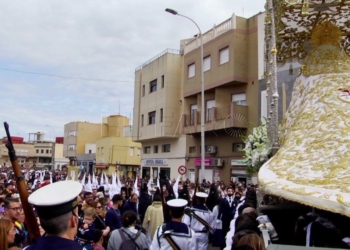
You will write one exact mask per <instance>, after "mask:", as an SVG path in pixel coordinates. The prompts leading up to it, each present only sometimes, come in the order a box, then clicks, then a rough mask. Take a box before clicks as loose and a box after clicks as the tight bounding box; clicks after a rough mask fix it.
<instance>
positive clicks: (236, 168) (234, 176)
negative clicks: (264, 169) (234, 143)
mask: <svg viewBox="0 0 350 250" xmlns="http://www.w3.org/2000/svg"><path fill="white" fill-rule="evenodd" d="M246 169H247V162H246V160H245V159H233V160H231V181H232V182H244V183H245V184H246V185H247V184H250V183H251V182H252V179H251V176H250V175H249V174H248V173H247V171H246Z"/></svg>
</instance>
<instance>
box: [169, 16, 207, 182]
mask: <svg viewBox="0 0 350 250" xmlns="http://www.w3.org/2000/svg"><path fill="white" fill-rule="evenodd" d="M165 11H166V12H168V13H170V14H173V15H177V16H182V17H184V18H187V19H189V20H190V21H191V22H192V23H194V24H195V25H196V26H197V28H198V30H199V36H200V39H201V96H202V101H201V104H202V107H201V109H202V112H201V179H202V180H203V179H204V171H205V124H204V108H205V106H204V101H205V98H204V71H203V38H202V31H201V29H200V28H199V26H198V24H197V23H196V22H195V21H193V20H192V19H191V18H189V17H187V16H184V15H181V14H179V13H178V12H177V11H176V10H173V9H165Z"/></svg>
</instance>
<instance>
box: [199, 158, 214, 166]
mask: <svg viewBox="0 0 350 250" xmlns="http://www.w3.org/2000/svg"><path fill="white" fill-rule="evenodd" d="M201 162H202V159H201V158H195V165H196V167H200V166H201ZM204 166H212V158H205V159H204Z"/></svg>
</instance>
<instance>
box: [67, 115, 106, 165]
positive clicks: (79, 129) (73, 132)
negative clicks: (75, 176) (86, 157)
mask: <svg viewBox="0 0 350 250" xmlns="http://www.w3.org/2000/svg"><path fill="white" fill-rule="evenodd" d="M104 131H105V128H104V126H103V124H102V123H90V122H79V121H78V122H70V123H67V124H65V125H64V143H63V156H64V157H66V158H69V160H70V165H73V166H75V165H76V164H77V158H76V157H77V155H79V154H85V145H86V144H88V143H95V142H96V141H97V140H98V139H100V138H101V137H102V135H103V132H104Z"/></svg>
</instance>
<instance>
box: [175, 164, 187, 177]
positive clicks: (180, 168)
mask: <svg viewBox="0 0 350 250" xmlns="http://www.w3.org/2000/svg"><path fill="white" fill-rule="evenodd" d="M177 171H178V172H179V174H181V175H184V174H186V173H187V168H186V166H184V165H181V166H180V167H179V168H178V169H177Z"/></svg>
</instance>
